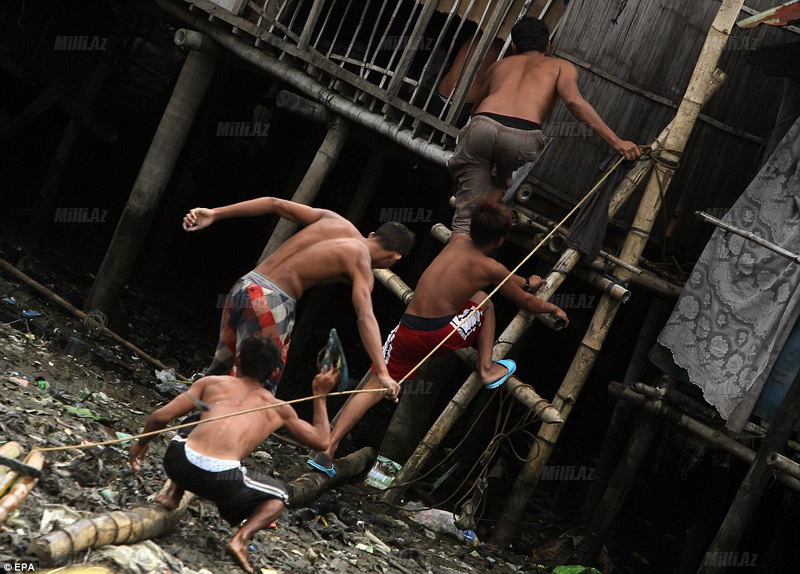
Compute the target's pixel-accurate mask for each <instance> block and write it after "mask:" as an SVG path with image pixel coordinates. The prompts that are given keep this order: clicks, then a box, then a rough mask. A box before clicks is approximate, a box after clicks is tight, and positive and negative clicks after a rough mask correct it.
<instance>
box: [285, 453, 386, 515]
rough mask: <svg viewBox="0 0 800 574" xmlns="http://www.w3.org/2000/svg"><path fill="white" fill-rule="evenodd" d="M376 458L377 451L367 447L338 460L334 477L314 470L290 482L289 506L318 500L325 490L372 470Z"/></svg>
mask: <svg viewBox="0 0 800 574" xmlns="http://www.w3.org/2000/svg"><path fill="white" fill-rule="evenodd" d="M376 457H377V453H376V452H375V449H374V448H372V447H368V446H366V447H364V448H362V449H360V450H357V451H356V452H354V453H352V454H349V455H347V456H345V457H342V458H337V459H336V460H335V461H334V465H335V467H336V474H335V475H334V476H333V477H329V476H327V475H326V474H323V473H321V472H317V471H315V470H312V471H309V472H307V473H305V474H303V475H301V476H300V477H298V478H296V479H294V480H292V481H290V482H288V483H287V486H288V487H289V504H290V505H291V506H292V507H297V506H303V505H305V504H308V503H309V502H311V501H312V500H314V499H315V498H317V497H318V496H319V495H320V494H321V493H322V491H323V490H325V489H328V488H333V487H334V486H336V485H337V484H339V483H341V482H344V481H345V480H347V479H350V478H353V477H354V476H357V475H359V474H361V473H362V472H364V471H365V470H367V469H368V468H370V467H371V466H372V463H374V462H375V459H376Z"/></svg>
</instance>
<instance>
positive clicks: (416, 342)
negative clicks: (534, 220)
mask: <svg viewBox="0 0 800 574" xmlns="http://www.w3.org/2000/svg"><path fill="white" fill-rule="evenodd" d="M510 229H511V212H510V211H509V210H508V208H507V207H506V206H504V205H502V204H500V203H496V202H493V201H489V200H487V199H482V200H478V202H477V205H476V207H475V209H474V211H473V215H472V221H471V225H470V232H469V237H468V240H466V241H452V238H451V240H450V242H449V243H448V244H447V245H446V246H445V247H444V249H442V252H441V253H440V254H439V255H438V256H437V257H436V259H434V260H433V261H432V262H431V264H430V265H429V266H428V268H427V269H426V270H425V272H424V273H423V274H422V277H420V279H419V282H418V283H417V288H416V291H415V292H414V298H413V299H411V303H410V304H409V306H408V309H407V310H406V314H405V315H403V317H402V318H401V319H400V324H399V325H398V326H397V327H395V329H394V330H393V331H392V332H391V333H390V334H389V337H388V338H387V339H386V343H385V344H384V346H383V353H384V356H385V358H386V362H387V363H388V365H389V375H390V376H391V377H393V378H394V379H400V378H405V379H411V378H413V376H414V370H415V369H416V367H417V364H418V363H419V362H420V361H421V360H422V359H423V358H424V357H425V356H427V355H428V353H430V352H431V351H432V350H433V349H434V348H435V347H436V345H438V344H439V343H440V342H441V341H442V340H443V339H444V338H445V337H446V336H447V335H448V334H449V333H450V332H452V331H453V330H455V329H457V332H456V333H454V334H453V335H451V336H450V338H449V339H448V340H447V342H445V343H444V344H443V345H442V346H441V347H440V348H439V349H438V350H437V351H436V352H435V353H434V354H433V356H434V357H438V356H441V355H444V354H447V353H449V352H452V351H454V350H456V349H461V348H464V347H471V346H473V345H475V346H477V350H478V364H477V371H478V373H479V374H480V377H481V381H482V382H483V385H484V387H485V388H487V389H494V388H497V387H499V386H500V385H502V384H503V383H504V382H505V381H506V380H507V379H508V377H510V376H511V375H512V374H513V373H514V371H515V370H516V368H517V367H516V364H515V363H514V361H511V360H509V359H501V360H499V361H492V351H493V349H494V337H495V318H494V307H493V306H492V302H491V300H489V301H487V302H486V303H484V304H483V306H481V308H480V309H479V310H478V311H477V312H475V313H474V314H473V315H472V316H471V317H470V318H469V319H467V320H466V321H464V320H465V319H466V318H467V316H468V315H469V314H470V313H471V312H472V310H473V309H475V308H476V307H477V305H478V304H479V303H480V302H481V301H483V300H484V299H485V298H486V293H484V292H483V291H480V289H482V288H483V287H485V286H486V285H499V284H500V283H501V282H502V281H503V280H504V279H505V278H506V277H507V276H508V274H509V270H508V269H506V267H505V266H504V265H503V264H502V263H500V262H499V261H497V260H495V259H492V258H491V257H489V253H491V252H492V251H494V250H495V249H497V248H498V247H500V245H502V244H503V242H504V241H505V238H506V236H507V235H508V232H509V230H510ZM541 282H542V279H541V278H540V277H538V276H536V275H533V276H531V277H529V278H527V279H526V278H524V277H520V276H517V275H513V276H512V277H511V278H510V279H509V280H508V281H507V282H506V283H504V284H503V286H502V287H501V288H500V293H502V294H503V295H504V296H505V297H507V298H508V299H510V300H511V301H512V302H513V303H515V304H516V305H517V306H518V307H519V308H520V309H524V310H526V311H529V312H531V313H546V314H549V315H555V316H556V317H558V318H560V319H563V320H564V321H567V322H568V319H567V315H566V313H564V311H563V310H562V309H561V308H559V307H558V306H556V305H553V304H552V303H548V302H546V301H542V300H541V299H539V298H538V297H536V296H535V295H532V294H531V291H533V289H535V288H536V287H538V286H539V284H540V283H541ZM462 322H463V325H462V324H461V323H462ZM459 325H460V326H459ZM378 385H379V383H378V381H376V374H375V371H373V372H372V373H371V376H370V378H369V379H368V380H367V382H366V384H365V386H364V388H366V389H371V388H379V386H378ZM380 399H381V396H380V395H379V394H376V393H364V394H358V395H353V396H351V397H350V398H349V399H348V400H347V402H346V403H345V405H344V407H343V408H342V411H341V413H340V414H339V418H338V419H337V421H336V425H335V426H334V428H333V432H332V434H331V443H330V447H329V448H328V449H327V450H326V451H321V452H319V453H318V454H317V455H316V456H315V457H314V459H312V460H310V461H309V464H310V465H311V466H313V467H314V468H316V469H317V470H320V471H322V472H325V473H326V474H328V475H329V476H333V475H335V474H336V470H335V468H334V466H333V464H332V462H333V459H334V457H335V455H336V448H337V447H338V445H339V442H340V441H341V440H342V438H344V436H345V435H346V434H347V433H348V432H350V429H351V428H353V426H354V425H355V423H356V422H358V420H359V419H360V418H361V417H362V416H364V413H366V412H367V410H369V408H370V407H372V406H373V405H374V404H376V403H377V402H378V401H380Z"/></svg>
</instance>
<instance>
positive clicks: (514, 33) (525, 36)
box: [511, 18, 550, 54]
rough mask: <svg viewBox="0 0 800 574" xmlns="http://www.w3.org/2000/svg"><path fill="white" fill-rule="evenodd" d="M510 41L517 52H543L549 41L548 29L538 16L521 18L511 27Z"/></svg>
mask: <svg viewBox="0 0 800 574" xmlns="http://www.w3.org/2000/svg"><path fill="white" fill-rule="evenodd" d="M511 41H512V42H514V46H516V48H517V53H518V54H522V53H523V52H544V51H545V49H546V48H547V43H548V42H549V41H550V30H548V29H547V24H545V23H544V22H542V21H541V20H539V19H538V18H522V19H520V20H519V21H517V23H516V24H514V27H513V28H511Z"/></svg>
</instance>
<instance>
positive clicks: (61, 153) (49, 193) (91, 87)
mask: <svg viewBox="0 0 800 574" xmlns="http://www.w3.org/2000/svg"><path fill="white" fill-rule="evenodd" d="M132 17H133V10H131V9H129V8H128V7H122V10H121V11H120V12H119V15H118V16H117V19H116V21H115V22H114V27H113V28H112V31H111V34H110V39H109V43H108V44H109V45H108V49H107V50H103V51H102V54H101V55H100V58H99V60H98V63H97V66H96V67H95V68H94V69H93V70H92V72H91V74H90V75H89V77H88V78H87V79H86V81H85V83H84V84H83V87H82V88H81V92H80V95H79V98H78V101H79V102H80V103H81V105H82V107H83V109H85V110H91V107H92V104H93V103H94V101H95V100H96V99H97V97H98V96H99V95H100V93H101V91H102V89H103V86H105V84H106V81H107V79H108V77H109V76H110V75H111V73H112V72H113V70H114V66H115V63H116V62H117V58H118V57H119V53H120V51H121V49H122V47H123V44H124V40H125V38H126V37H127V31H128V26H129V25H130V22H131V19H132ZM111 129H112V131H113V132H115V130H114V129H113V126H111ZM102 131H105V130H102ZM80 133H81V122H80V121H79V120H77V119H75V118H73V119H71V120H70V122H69V123H68V124H67V126H66V127H65V128H64V132H63V133H62V135H61V139H60V140H59V142H58V146H57V147H56V149H55V151H54V152H53V157H52V159H51V160H50V165H49V166H48V167H47V172H46V173H45V175H44V180H43V182H42V186H41V188H40V189H39V196H38V198H37V210H38V215H37V217H38V219H39V222H40V223H48V224H49V223H50V222H52V217H53V216H52V215H51V214H52V211H53V207H54V206H55V200H56V195H57V193H58V190H59V188H60V186H61V181H62V179H63V175H64V172H65V171H66V170H67V167H68V166H69V160H70V157H71V156H72V151H73V150H74V149H75V146H76V145H77V143H78V141H79V136H80ZM109 136H110V137H111V139H113V140H115V141H116V137H117V136H116V134H115V133H113V134H112V133H110V132H106V137H109ZM107 143H111V142H107ZM48 217H49V218H51V219H50V221H45V219H46V218H48ZM38 227H39V226H38V225H31V226H30V227H29V232H28V234H29V235H31V236H33V234H35V233H37V232H36V229H37V228H38Z"/></svg>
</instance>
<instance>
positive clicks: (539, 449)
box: [492, 0, 744, 547]
mask: <svg viewBox="0 0 800 574" xmlns="http://www.w3.org/2000/svg"><path fill="white" fill-rule="evenodd" d="M743 3H744V0H723V2H722V6H721V7H720V9H719V12H718V13H717V16H716V18H715V19H714V22H713V23H712V25H711V28H710V30H709V32H708V37H707V38H706V42H705V44H704V45H703V48H702V50H701V52H700V56H699V58H698V60H697V64H696V66H695V69H694V72H693V73H692V77H691V79H690V81H689V86H688V87H687V89H686V93H685V94H684V96H683V100H682V101H681V104H680V106H679V107H678V112H677V115H676V117H675V119H674V120H673V125H672V127H671V129H670V130H669V134H668V135H667V137H666V139H665V141H664V146H663V150H661V151H660V154H661V155H662V158H663V160H664V161H663V163H662V162H659V163H657V164H656V165H655V169H654V170H653V172H652V173H651V175H650V179H649V181H648V184H647V187H646V188H645V191H644V194H643V196H642V199H641V201H640V203H639V208H638V210H637V212H636V216H635V217H634V219H633V224H632V225H631V227H630V230H629V232H628V235H627V237H626V238H625V242H624V243H623V245H622V250H621V252H620V255H619V258H620V259H621V260H623V261H626V262H628V263H631V264H635V263H636V262H637V261H638V260H639V257H640V256H641V254H642V251H643V250H644V247H645V245H646V243H647V239H648V238H649V236H650V230H651V229H652V228H653V223H654V222H655V218H656V217H657V215H658V211H659V208H660V205H661V197H662V194H665V193H666V190H667V189H668V188H669V184H670V182H671V180H672V176H673V175H674V173H675V169H674V168H673V167H672V165H677V162H678V160H679V159H680V155H681V153H682V152H683V150H684V149H685V147H686V142H687V141H688V140H689V136H690V135H691V131H692V128H693V127H694V124H695V122H696V120H697V116H698V115H699V113H700V108H701V107H702V106H703V104H704V103H705V101H706V100H707V98H708V95H709V94H710V93H711V92H712V91H713V86H714V85H716V84H718V79H716V75H715V67H716V65H717V62H718V61H719V58H720V56H721V55H722V50H723V49H724V47H725V42H726V40H727V37H728V36H729V35H730V30H731V28H732V27H733V25H734V23H735V19H736V16H737V14H738V12H739V9H740V8H741V7H742V4H743ZM615 274H616V276H617V277H619V278H620V279H627V278H630V277H631V275H632V274H631V273H630V272H629V271H627V270H626V269H621V268H620V269H616V270H615ZM548 279H549V276H548ZM547 287H548V288H549V287H550V284H549V282H548V284H547ZM618 310H619V301H616V300H614V299H612V298H611V297H609V296H607V295H603V296H602V298H601V299H600V303H599V305H598V306H597V309H596V310H595V313H594V316H593V317H592V321H591V323H590V325H589V329H588V330H587V332H586V335H585V336H584V338H583V340H582V341H581V345H580V347H579V349H578V351H577V352H576V354H575V357H574V359H573V361H572V364H571V365H570V368H569V371H568V372H567V375H566V376H565V377H564V381H563V382H562V384H561V388H560V389H559V391H558V393H557V395H556V399H555V400H554V401H553V405H554V406H555V407H556V408H557V409H558V410H559V411H560V412H561V416H562V418H564V420H566V419H567V417H569V413H570V412H571V411H572V407H573V405H574V404H575V401H576V399H577V397H578V394H580V391H581V389H582V387H583V384H584V382H585V381H586V378H587V377H588V375H589V372H590V371H591V369H592V367H593V366H594V363H595V360H596V359H597V355H598V354H599V352H600V349H601V348H602V346H603V342H604V341H605V337H606V335H607V334H608V330H609V328H610V327H611V323H612V322H613V320H614V317H615V316H616V313H617V311H618ZM563 428H564V427H563V425H559V426H556V425H547V424H543V425H542V427H541V429H540V430H539V434H538V435H537V437H536V439H535V441H534V444H533V445H532V447H531V450H530V452H529V456H528V461H529V462H527V463H526V464H525V467H524V468H523V470H522V472H521V473H520V474H519V476H518V477H517V479H516V481H515V483H514V487H513V489H512V492H511V495H510V496H509V497H508V499H507V501H506V507H505V511H504V513H503V516H502V517H501V518H500V520H499V522H498V524H497V527H496V528H495V531H494V534H493V536H492V542H493V543H495V544H496V545H498V546H501V547H505V546H507V545H508V544H509V543H510V542H511V539H512V538H513V536H514V534H515V533H516V531H517V526H518V524H519V522H520V520H521V518H522V515H523V513H524V512H525V508H527V505H528V500H529V499H530V496H531V494H532V493H533V490H534V489H535V488H536V485H537V483H538V481H539V477H540V476H541V471H542V468H543V467H544V466H545V465H546V464H547V462H548V460H549V459H550V455H551V454H552V452H553V449H554V447H555V445H556V443H557V442H558V437H559V435H560V434H561V430H562V429H563Z"/></svg>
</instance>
